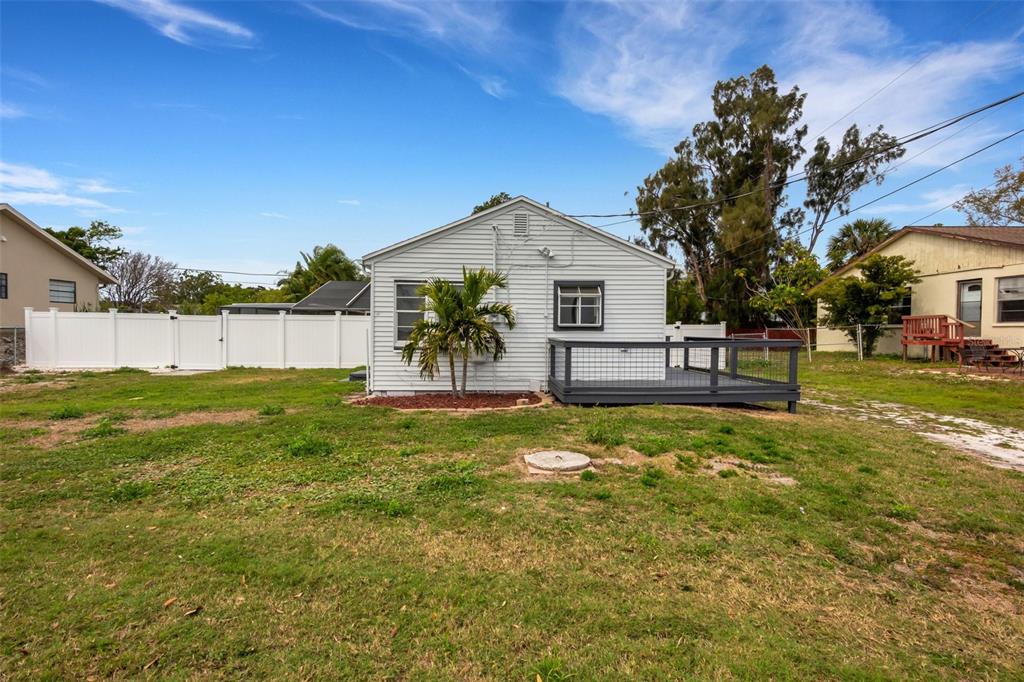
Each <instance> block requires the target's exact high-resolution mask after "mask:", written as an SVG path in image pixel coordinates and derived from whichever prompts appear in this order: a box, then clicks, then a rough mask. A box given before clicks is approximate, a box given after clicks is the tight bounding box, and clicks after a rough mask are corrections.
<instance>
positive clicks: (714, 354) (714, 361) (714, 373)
mask: <svg viewBox="0 0 1024 682" xmlns="http://www.w3.org/2000/svg"><path fill="white" fill-rule="evenodd" d="M710 371H711V379H710V384H711V386H712V387H715V386H718V346H712V347H711V365H710Z"/></svg>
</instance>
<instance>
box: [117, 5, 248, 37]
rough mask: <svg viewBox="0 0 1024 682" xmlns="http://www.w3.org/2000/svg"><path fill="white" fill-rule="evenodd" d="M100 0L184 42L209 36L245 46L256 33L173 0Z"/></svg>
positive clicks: (166, 35)
mask: <svg viewBox="0 0 1024 682" xmlns="http://www.w3.org/2000/svg"><path fill="white" fill-rule="evenodd" d="M97 1H98V2H101V3H103V4H105V5H110V6H111V7H117V8H118V9H122V10H124V11H126V12H129V13H130V14H133V15H135V16H136V17H138V18H139V19H141V20H143V21H145V22H146V23H147V24H149V25H150V26H152V27H153V28H155V29H156V30H157V31H159V32H160V33H161V34H162V35H164V36H165V37H167V38H170V39H171V40H173V41H175V42H179V43H181V44H183V45H194V44H196V43H197V42H199V41H200V40H202V39H209V38H213V39H216V40H218V41H220V42H225V41H226V42H228V43H230V44H235V45H246V44H248V43H250V42H252V40H253V39H254V38H255V34H253V32H252V31H250V30H249V29H247V28H246V27H245V26H242V25H241V24H238V23H235V22H233V21H228V20H227V19H221V18H220V17H217V16H214V15H213V14H210V13H209V12H205V11H203V10H200V9H196V8H195V7H189V6H187V5H183V4H181V3H178V2H173V0H97Z"/></svg>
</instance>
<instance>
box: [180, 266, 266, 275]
mask: <svg viewBox="0 0 1024 682" xmlns="http://www.w3.org/2000/svg"><path fill="white" fill-rule="evenodd" d="M171 270H192V271H193V272H213V273H216V274H218V275H249V276H255V277H283V276H284V274H282V273H280V272H237V271H235V270H207V269H206V268H181V267H177V266H175V267H173V268H171Z"/></svg>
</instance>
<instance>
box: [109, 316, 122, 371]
mask: <svg viewBox="0 0 1024 682" xmlns="http://www.w3.org/2000/svg"><path fill="white" fill-rule="evenodd" d="M107 312H109V313H110V354H111V355H112V356H113V358H114V359H113V361H112V364H113V366H114V368H115V369H116V368H118V367H120V365H119V364H118V357H117V308H111V309H110V310H108V311H107Z"/></svg>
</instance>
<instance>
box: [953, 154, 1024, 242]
mask: <svg viewBox="0 0 1024 682" xmlns="http://www.w3.org/2000/svg"><path fill="white" fill-rule="evenodd" d="M995 177H996V181H995V186H994V187H992V188H990V189H981V190H976V191H974V192H971V193H970V194H968V195H967V196H965V197H964V198H963V199H961V200H960V201H958V202H956V203H955V204H953V208H955V209H956V210H958V211H960V212H962V213H964V214H966V215H967V223H968V224H969V225H1021V224H1024V156H1021V157H1020V168H1018V169H1015V168H1014V167H1013V166H1012V165H1010V164H1007V165H1005V166H1003V167H1002V168H997V169H996V172H995Z"/></svg>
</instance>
